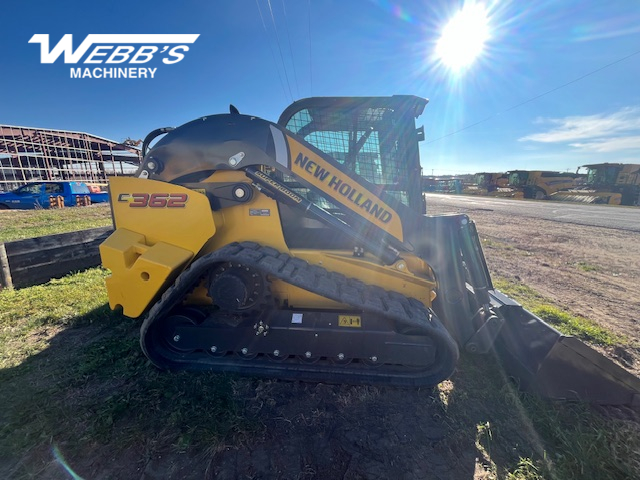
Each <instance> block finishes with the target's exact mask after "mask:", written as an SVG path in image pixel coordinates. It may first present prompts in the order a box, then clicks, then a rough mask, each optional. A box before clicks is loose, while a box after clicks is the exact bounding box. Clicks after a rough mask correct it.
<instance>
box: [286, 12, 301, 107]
mask: <svg viewBox="0 0 640 480" xmlns="http://www.w3.org/2000/svg"><path fill="white" fill-rule="evenodd" d="M282 11H283V12H284V22H285V25H286V27H287V39H288V40H289V54H290V55H291V66H292V67H293V79H294V80H295V82H296V92H297V94H298V98H300V84H299V83H298V74H297V72H296V63H295V62H294V60H293V47H292V46H291V35H290V33H289V21H288V20H287V9H286V8H285V6H284V0H282Z"/></svg>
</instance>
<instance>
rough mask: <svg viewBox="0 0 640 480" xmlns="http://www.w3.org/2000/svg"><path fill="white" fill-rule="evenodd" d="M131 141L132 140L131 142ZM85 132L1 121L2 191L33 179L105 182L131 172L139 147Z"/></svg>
mask: <svg viewBox="0 0 640 480" xmlns="http://www.w3.org/2000/svg"><path fill="white" fill-rule="evenodd" d="M130 143H131V144H130ZM137 143H139V142H129V141H127V142H126V144H125V143H120V142H116V141H113V140H108V139H106V138H102V137H98V136H96V135H91V134H88V133H82V132H70V131H66V130H51V129H44V128H30V127H17V126H11V125H0V191H8V190H12V189H14V188H15V187H17V186H19V185H23V184H25V183H28V182H30V181H42V180H79V181H85V182H89V183H97V184H106V182H107V176H110V175H132V174H133V173H134V172H135V171H136V170H137V168H138V166H139V165H140V160H141V152H140V148H138V147H137V146H134V145H132V144H137Z"/></svg>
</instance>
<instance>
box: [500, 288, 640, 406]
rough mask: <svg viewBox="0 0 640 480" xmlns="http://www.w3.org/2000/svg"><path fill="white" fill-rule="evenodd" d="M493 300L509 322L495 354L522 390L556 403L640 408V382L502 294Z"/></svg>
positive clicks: (501, 332) (501, 334)
mask: <svg viewBox="0 0 640 480" xmlns="http://www.w3.org/2000/svg"><path fill="white" fill-rule="evenodd" d="M490 297H491V304H492V307H493V308H494V311H496V312H497V313H498V315H499V316H501V317H502V318H503V319H504V324H503V325H502V328H501V330H500V334H499V335H498V337H497V339H496V341H495V344H494V346H495V350H496V352H497V354H498V356H499V358H500V361H501V363H502V365H503V367H504V369H505V371H506V373H507V375H509V376H511V377H513V378H514V379H515V380H516V381H517V382H518V383H519V386H520V389H521V390H524V391H530V392H533V393H537V394H538V395H541V396H544V397H547V398H551V399H557V400H577V401H584V402H590V403H595V404H599V405H629V406H640V379H638V378H637V377H635V376H633V375H632V374H631V373H629V372H627V371H626V370H625V369H624V368H622V367H620V366H618V365H617V364H615V363H614V362H613V361H612V360H610V359H608V358H606V357H605V356H604V355H602V354H600V353H599V352H597V351H596V350H594V349H593V348H591V347H589V346H588V345H586V344H585V343H583V342H581V341H580V340H578V339H577V338H575V337H572V336H567V335H563V334H562V333H560V332H559V331H558V330H556V329H555V328H553V327H551V326H550V325H549V324H547V323H546V322H544V321H543V320H542V319H541V318H539V317H537V316H536V315H534V314H533V313H531V312H529V311H527V310H525V309H524V308H523V307H522V305H520V304H519V303H517V302H515V301H514V300H512V299H511V298H509V297H507V296H506V295H504V294H502V293H501V292H499V291H497V290H494V291H492V292H490Z"/></svg>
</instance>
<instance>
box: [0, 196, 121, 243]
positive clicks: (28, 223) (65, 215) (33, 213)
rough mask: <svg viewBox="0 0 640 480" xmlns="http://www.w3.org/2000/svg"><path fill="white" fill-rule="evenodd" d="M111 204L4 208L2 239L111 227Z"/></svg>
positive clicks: (0, 221) (0, 214) (0, 224)
mask: <svg viewBox="0 0 640 480" xmlns="http://www.w3.org/2000/svg"><path fill="white" fill-rule="evenodd" d="M111 224H112V222H111V209H110V208H109V205H108V204H96V205H92V206H90V207H71V208H60V209H51V210H49V209H47V210H1V211H0V242H10V241H12V240H22V239H24V238H34V237H42V236H44V235H53V234H56V233H67V232H75V231H77V230H87V229H89V228H97V227H108V226H110V225H111Z"/></svg>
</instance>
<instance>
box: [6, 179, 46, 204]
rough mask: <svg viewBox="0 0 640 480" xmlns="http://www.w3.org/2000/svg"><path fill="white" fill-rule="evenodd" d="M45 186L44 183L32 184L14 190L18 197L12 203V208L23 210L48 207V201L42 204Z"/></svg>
mask: <svg viewBox="0 0 640 480" xmlns="http://www.w3.org/2000/svg"><path fill="white" fill-rule="evenodd" d="M44 186H45V184H44V183H30V184H29V185H24V186H23V187H20V188H18V189H17V190H14V192H13V193H14V194H15V195H16V198H15V200H13V201H12V202H11V203H12V205H11V207H12V208H19V209H23V210H26V209H33V208H46V207H48V206H49V203H48V201H47V202H46V203H44V204H43V203H42V202H43V198H44Z"/></svg>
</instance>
